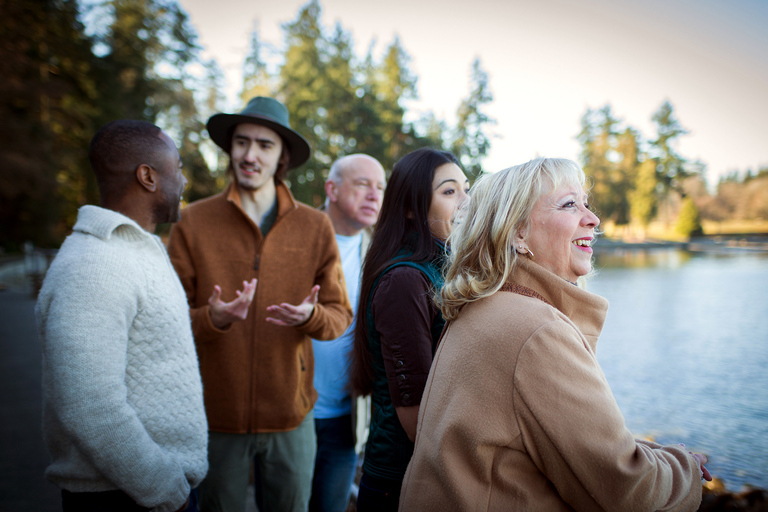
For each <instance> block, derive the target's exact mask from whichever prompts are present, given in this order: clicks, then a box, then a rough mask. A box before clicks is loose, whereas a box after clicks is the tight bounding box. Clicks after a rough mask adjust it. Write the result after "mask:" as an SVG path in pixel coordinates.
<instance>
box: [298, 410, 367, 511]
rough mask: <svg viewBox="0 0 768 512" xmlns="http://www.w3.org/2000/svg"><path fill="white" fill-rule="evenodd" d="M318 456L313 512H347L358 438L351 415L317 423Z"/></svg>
mask: <svg viewBox="0 0 768 512" xmlns="http://www.w3.org/2000/svg"><path fill="white" fill-rule="evenodd" d="M315 432H316V433H317V456H316V458H315V476H314V477H313V480H312V498H311V499H310V500H309V510H310V512H344V511H345V510H346V509H347V503H348V502H349V495H350V490H351V488H352V482H353V481H354V478H355V463H356V462H357V453H355V436H354V434H353V432H352V415H351V414H347V415H346V416H341V417H338V418H324V419H318V418H316V419H315Z"/></svg>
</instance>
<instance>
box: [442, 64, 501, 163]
mask: <svg viewBox="0 0 768 512" xmlns="http://www.w3.org/2000/svg"><path fill="white" fill-rule="evenodd" d="M492 101H493V94H492V93H491V90H490V86H489V83H488V73H486V72H485V71H484V70H483V68H482V65H481V63H480V58H475V60H474V61H473V62H472V70H471V73H470V93H469V97H468V98H467V99H465V100H463V101H462V102H461V104H460V105H459V109H458V111H457V112H456V116H457V118H458V122H457V126H456V136H455V138H454V140H453V143H452V145H451V149H452V150H453V153H454V154H455V155H456V156H457V157H458V158H459V159H460V160H461V163H462V165H463V166H464V169H465V170H467V171H468V172H469V173H470V175H472V176H479V175H480V174H481V173H482V172H483V168H482V160H483V158H485V156H486V155H487V154H488V151H489V150H490V148H491V137H490V135H488V134H486V132H485V129H484V128H485V126H486V125H493V124H496V120H495V119H493V118H492V117H490V116H489V115H488V114H486V113H485V112H483V111H482V108H483V106H484V105H487V104H488V103H491V102H492Z"/></svg>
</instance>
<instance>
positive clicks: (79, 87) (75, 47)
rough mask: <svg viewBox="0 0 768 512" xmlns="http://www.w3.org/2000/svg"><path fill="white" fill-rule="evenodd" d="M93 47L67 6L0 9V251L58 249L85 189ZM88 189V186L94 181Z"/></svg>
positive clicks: (62, 2)
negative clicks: (29, 246) (26, 246)
mask: <svg viewBox="0 0 768 512" xmlns="http://www.w3.org/2000/svg"><path fill="white" fill-rule="evenodd" d="M93 67H94V58H93V55H92V53H91V40H90V39H89V38H88V37H87V36H86V35H85V33H84V29H83V26H82V24H81V23H80V22H79V21H78V18H77V5H76V3H75V2H74V1H67V0H59V1H57V0H44V1H43V0H41V1H39V2H34V3H30V2H25V1H23V0H4V1H3V2H1V3H0V73H2V76H3V79H2V80H1V81H0V98H2V101H0V116H2V119H3V122H2V123H0V140H2V145H1V146H0V223H2V226H3V229H2V230H0V245H2V246H3V247H5V248H7V249H11V250H14V249H18V248H19V247H20V245H21V244H22V243H23V242H24V241H26V240H29V241H32V242H33V243H35V244H37V245H41V246H52V245H56V244H57V243H58V242H59V241H60V240H61V238H62V237H63V236H64V235H65V234H66V231H67V229H68V226H71V224H72V222H73V220H74V216H75V215H76V209H77V206H79V205H80V204H82V203H83V202H84V201H85V199H86V197H87V192H88V190H89V189H92V188H94V187H93V186H92V183H91V182H89V179H88V177H87V176H85V175H84V173H82V169H83V167H84V166H86V165H87V160H86V149H87V144H88V141H89V139H90V136H91V134H92V132H93V128H94V122H93V117H94V113H95V107H94V100H95V97H96V82H95V78H94V74H93ZM91 181H92V180H91Z"/></svg>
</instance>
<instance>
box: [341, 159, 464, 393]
mask: <svg viewBox="0 0 768 512" xmlns="http://www.w3.org/2000/svg"><path fill="white" fill-rule="evenodd" d="M444 164H456V165H459V162H458V160H456V157H455V156H453V154H452V153H450V152H448V151H438V150H436V149H430V148H422V149H417V150H416V151H413V152H412V153H408V154H407V155H405V156H404V157H403V158H401V159H400V160H398V161H397V163H396V164H395V166H394V168H393V169H392V175H391V176H390V178H389V181H388V182H387V190H386V192H385V193H384V201H383V202H382V205H381V213H380V214H379V220H378V222H377V223H376V229H375V231H374V233H373V239H372V240H371V246H370V248H369V249H368V254H367V256H366V257H365V263H364V264H363V275H362V278H361V283H360V299H359V303H358V307H357V325H356V326H355V343H354V348H353V350H352V370H351V371H352V374H351V378H350V381H351V382H350V385H351V387H352V390H353V391H354V393H356V394H358V395H368V394H370V393H371V389H372V386H373V364H372V360H371V350H370V347H369V343H368V325H367V322H366V313H367V310H368V296H369V295H370V293H371V288H372V287H373V282H374V281H375V280H376V278H377V277H378V276H379V274H381V273H382V272H383V271H384V269H386V268H387V267H388V266H389V265H391V264H392V263H393V262H394V260H395V256H396V254H397V252H398V251H399V250H400V249H402V248H403V247H406V246H407V247H408V249H410V250H411V251H412V254H409V255H407V256H402V257H399V258H397V261H428V260H431V259H433V258H434V257H435V256H436V255H437V254H436V252H437V250H438V249H437V244H435V242H434V240H433V239H432V233H431V232H430V230H429V221H428V212H429V206H430V204H431V203H432V180H433V178H434V177H435V169H437V168H438V167H440V166H441V165H444Z"/></svg>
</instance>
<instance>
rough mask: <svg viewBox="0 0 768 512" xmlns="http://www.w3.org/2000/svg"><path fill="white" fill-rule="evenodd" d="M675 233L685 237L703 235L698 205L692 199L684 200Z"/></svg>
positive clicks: (686, 198)
mask: <svg viewBox="0 0 768 512" xmlns="http://www.w3.org/2000/svg"><path fill="white" fill-rule="evenodd" d="M675 231H676V232H677V233H678V234H680V235H682V236H685V237H691V236H696V235H702V234H703V230H702V229H701V221H700V219H699V209H698V208H696V203H694V202H693V199H691V198H690V197H685V198H683V202H682V205H681V207H680V215H679V216H678V218H677V224H676V225H675Z"/></svg>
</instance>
